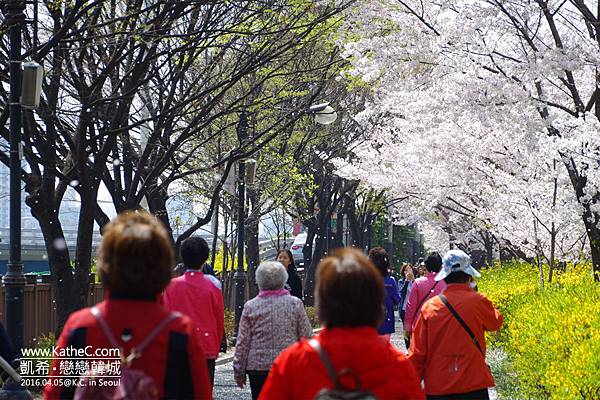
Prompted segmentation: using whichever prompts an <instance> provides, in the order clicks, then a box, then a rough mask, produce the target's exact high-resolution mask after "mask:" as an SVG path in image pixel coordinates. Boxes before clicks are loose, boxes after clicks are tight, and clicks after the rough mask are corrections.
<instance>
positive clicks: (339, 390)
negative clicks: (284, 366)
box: [308, 339, 377, 400]
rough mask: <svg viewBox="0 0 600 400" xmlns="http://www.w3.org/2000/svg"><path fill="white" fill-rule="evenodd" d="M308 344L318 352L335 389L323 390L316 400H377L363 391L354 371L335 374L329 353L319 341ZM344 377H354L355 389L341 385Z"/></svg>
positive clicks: (345, 370) (310, 341)
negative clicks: (341, 377) (341, 378)
mask: <svg viewBox="0 0 600 400" xmlns="http://www.w3.org/2000/svg"><path fill="white" fill-rule="evenodd" d="M308 344H310V347H312V348H313V349H314V350H315V351H316V352H317V354H318V355H319V358H320V359H321V362H322V363H323V365H324V366H325V369H326V370H327V374H328V375H329V377H330V378H331V380H332V381H333V389H327V388H324V389H321V390H320V391H319V393H317V395H316V396H315V400H377V397H375V395H374V394H373V393H371V392H369V391H367V390H362V389H361V384H360V377H359V376H358V375H357V374H356V372H355V371H354V370H352V369H350V368H344V369H343V370H341V371H340V373H339V375H338V374H337V373H336V372H335V369H334V368H333V365H332V364H331V361H329V357H328V356H327V353H326V352H325V350H324V349H323V348H322V347H321V344H320V343H319V342H318V341H317V339H310V340H309V341H308ZM343 375H352V376H353V377H354V389H351V388H348V387H346V386H344V385H342V384H341V382H340V380H339V376H343Z"/></svg>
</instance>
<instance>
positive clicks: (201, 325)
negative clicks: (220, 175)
mask: <svg viewBox="0 0 600 400" xmlns="http://www.w3.org/2000/svg"><path fill="white" fill-rule="evenodd" d="M209 253H210V250H209V248H208V243H206V241H205V240H204V239H202V238H201V237H191V238H188V239H186V240H184V241H183V243H181V249H180V255H181V260H182V261H183V264H184V265H185V268H186V271H185V273H184V274H183V275H181V276H179V277H177V278H174V279H172V280H171V283H170V284H169V286H167V288H166V289H165V291H164V293H163V298H162V299H163V304H164V306H165V308H167V309H168V310H172V311H178V312H180V313H182V314H185V315H187V316H189V317H190V318H191V320H192V322H193V323H194V325H195V327H196V330H197V331H198V333H199V334H200V337H201V339H202V343H201V344H202V348H203V349H204V355H205V356H206V364H207V367H208V374H209V377H210V383H211V385H213V384H214V379H215V361H216V359H217V356H218V355H219V350H220V348H221V339H222V337H223V332H224V330H223V325H224V307H223V295H222V293H221V290H220V289H219V287H218V286H217V285H215V283H214V282H212V281H211V280H210V279H209V278H207V277H206V276H205V275H204V273H202V268H203V266H204V263H206V260H208V256H209Z"/></svg>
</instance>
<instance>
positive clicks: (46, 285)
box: [0, 275, 104, 346]
mask: <svg viewBox="0 0 600 400" xmlns="http://www.w3.org/2000/svg"><path fill="white" fill-rule="evenodd" d="M26 278H27V284H26V285H25V299H24V300H25V301H24V302H25V313H24V316H25V321H24V323H25V326H24V327H23V328H24V332H23V335H24V337H23V341H24V343H25V346H35V344H36V343H35V341H36V339H37V338H38V337H40V336H41V335H47V334H49V333H51V332H54V331H56V327H57V323H56V298H55V296H54V288H52V284H50V276H49V275H42V276H41V282H38V276H37V275H26ZM4 296H5V294H4V287H0V314H1V320H2V323H3V324H4V325H6V316H5V314H4V302H5V299H4ZM103 296H104V289H103V288H102V285H100V284H94V283H91V284H90V290H89V293H88V298H87V304H86V305H87V306H91V305H93V304H96V303H98V302H99V301H101V300H102V299H103Z"/></svg>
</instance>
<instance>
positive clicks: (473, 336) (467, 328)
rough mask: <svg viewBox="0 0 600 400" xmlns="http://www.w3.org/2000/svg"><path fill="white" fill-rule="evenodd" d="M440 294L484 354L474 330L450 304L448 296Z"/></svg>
mask: <svg viewBox="0 0 600 400" xmlns="http://www.w3.org/2000/svg"><path fill="white" fill-rule="evenodd" d="M438 296H439V298H440V299H441V300H442V302H443V303H444V305H445V306H446V307H448V310H450V313H451V314H452V315H453V316H454V318H456V320H457V321H458V322H459V323H460V325H461V326H462V327H463V329H464V330H465V331H467V333H468V334H469V336H470V337H471V340H472V341H473V343H475V346H477V348H478V349H479V352H480V353H481V354H482V355H484V354H483V350H482V349H481V346H480V345H479V341H478V340H477V338H476V337H475V335H474V334H473V331H472V330H471V328H469V326H468V325H467V323H466V322H465V321H464V320H463V319H462V318H461V317H460V315H458V313H457V312H456V310H455V309H454V307H452V306H451V305H450V303H449V302H448V299H447V298H446V296H444V295H443V294H439V295H438ZM484 357H485V355H484Z"/></svg>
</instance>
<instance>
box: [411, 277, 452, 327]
mask: <svg viewBox="0 0 600 400" xmlns="http://www.w3.org/2000/svg"><path fill="white" fill-rule="evenodd" d="M435 275H436V273H435V272H428V273H427V276H423V277H421V278H419V279H417V280H415V281H414V282H413V285H412V289H411V291H410V296H409V298H408V304H407V305H406V313H405V314H404V330H407V331H411V332H412V330H413V329H414V327H415V324H416V323H417V319H419V315H421V307H422V306H423V304H425V302H427V300H429V299H430V298H432V297H434V296H437V295H438V294H440V293H441V292H442V290H444V289H445V288H446V282H444V281H443V280H442V281H439V282H436V281H435Z"/></svg>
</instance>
